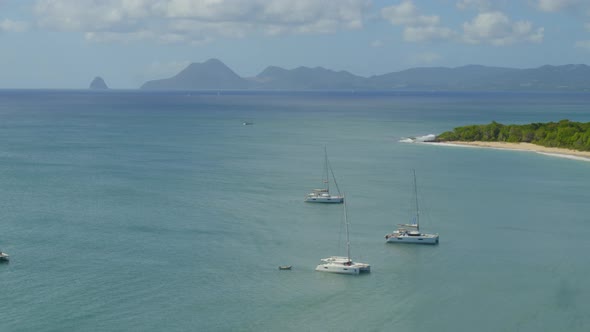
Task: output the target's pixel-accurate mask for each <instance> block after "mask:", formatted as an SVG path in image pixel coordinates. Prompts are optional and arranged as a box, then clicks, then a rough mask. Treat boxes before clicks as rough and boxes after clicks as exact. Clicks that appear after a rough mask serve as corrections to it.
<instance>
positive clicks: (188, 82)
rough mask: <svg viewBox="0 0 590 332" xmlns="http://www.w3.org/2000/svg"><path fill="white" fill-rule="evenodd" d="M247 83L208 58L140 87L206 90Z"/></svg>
mask: <svg viewBox="0 0 590 332" xmlns="http://www.w3.org/2000/svg"><path fill="white" fill-rule="evenodd" d="M248 87H249V83H248V81H247V80H245V79H243V78H241V77H240V76H238V75H237V74H236V73H234V72H233V71H232V70H231V69H229V68H228V67H227V66H226V65H225V64H224V63H223V62H221V61H219V60H217V59H210V60H207V61H206V62H204V63H192V64H190V65H189V66H188V67H186V68H185V69H184V70H182V71H181V72H180V73H178V74H177V75H176V76H174V77H171V78H167V79H161V80H155V81H149V82H146V83H144V84H143V85H142V86H141V89H152V90H207V89H234V90H239V89H247V88H248Z"/></svg>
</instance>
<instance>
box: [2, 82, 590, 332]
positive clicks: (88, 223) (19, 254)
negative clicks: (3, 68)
mask: <svg viewBox="0 0 590 332" xmlns="http://www.w3.org/2000/svg"><path fill="white" fill-rule="evenodd" d="M561 119H570V120H573V121H583V122H587V121H590V96H589V95H587V94H577V93H571V94H566V93H561V94H556V93H549V94H547V93H526V94H525V93H492V92H489V93H443V92H401V93H398V92H396V93H393V92H391V93H342V92H300V93H286V92H282V93H274V92H273V93H271V92H257V93H253V92H248V93H246V92H225V91H222V92H220V93H217V92H216V91H213V92H200V93H196V92H182V93H178V92H174V93H171V92H170V93H166V92H161V93H146V92H139V91H113V92H101V93H97V92H88V91H49V90H40V91H35V90H30V91H21V90H3V91H0V248H1V249H2V250H3V251H6V252H8V253H9V254H10V255H11V257H12V260H11V261H10V263H8V264H0V285H2V286H1V287H2V288H1V293H0V294H1V297H0V299H1V301H0V312H1V313H2V319H0V331H332V330H341V331H437V332H445V331H589V330H590V318H589V316H588V312H590V304H589V302H588V299H589V298H590V278H588V275H589V274H590V265H589V264H588V261H587V255H588V252H589V251H590V217H589V216H590V204H588V202H589V201H590V196H589V195H590V162H585V161H578V160H568V159H561V158H556V157H550V156H545V155H540V154H535V153H528V152H515V151H501V150H487V149H468V148H456V147H445V146H431V145H423V144H406V143H400V142H399V140H400V138H402V137H408V136H417V135H426V134H437V133H441V132H443V131H446V130H450V129H452V128H454V127H457V126H461V125H466V124H479V123H489V122H491V121H492V120H495V121H497V122H501V123H529V122H546V121H559V120H561ZM244 121H248V122H253V125H251V126H243V125H242V123H243V122H244ZM324 146H326V147H327V150H328V154H329V157H330V161H331V164H332V167H333V169H334V172H335V174H336V176H337V179H338V182H339V185H340V187H341V188H342V189H343V190H344V191H345V192H346V195H347V197H348V212H349V213H348V216H349V221H350V223H351V233H350V236H351V243H352V254H353V256H354V258H357V259H359V260H360V261H363V262H367V263H370V264H371V265H372V273H370V274H368V275H361V276H356V277H354V276H342V275H333V274H323V273H317V272H315V271H314V268H315V266H316V265H317V264H318V263H319V259H320V258H323V257H326V256H330V255H336V254H344V248H343V234H342V206H338V205H336V206H323V205H313V204H305V203H304V202H303V197H304V195H305V194H306V193H307V192H308V191H309V190H310V189H313V188H315V187H318V186H320V185H321V176H322V171H323V149H324ZM412 169H415V170H416V174H417V177H418V188H419V192H420V199H421V203H422V207H423V209H422V226H423V230H424V231H427V232H438V233H439V234H440V244H439V245H438V246H411V245H406V246H403V245H395V244H386V243H385V241H384V240H385V239H384V238H383V236H384V235H385V234H386V233H388V232H390V231H392V230H393V229H394V227H395V225H396V224H397V223H400V222H406V221H407V220H408V218H409V215H410V213H411V209H412V208H413V205H412V200H411V193H412V188H413V187H412V184H411V183H412V182H411V181H412V179H411V170H412ZM284 264H289V265H293V270H291V271H279V270H278V269H277V267H278V266H279V265H284Z"/></svg>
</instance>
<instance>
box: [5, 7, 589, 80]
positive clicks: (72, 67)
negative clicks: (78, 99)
mask: <svg viewBox="0 0 590 332" xmlns="http://www.w3.org/2000/svg"><path fill="white" fill-rule="evenodd" d="M589 57H590V0H512V1H510V0H401V1H400V0H395V1H393V0H392V1H385V0H0V88H68V89H69V88H73V89H76V88H86V87H87V86H88V85H89V83H90V81H91V80H92V79H93V78H94V77H95V76H102V77H103V78H104V79H105V81H106V82H107V84H108V85H109V86H110V87H112V88H120V89H134V88H137V87H139V86H140V85H141V84H143V83H144V82H145V81H147V80H151V79H158V78H167V77H170V76H173V75H174V74H176V73H177V72H178V71H180V70H181V69H182V68H184V67H186V66H187V65H188V64H189V63H191V62H203V61H205V60H207V59H209V58H218V59H220V60H221V61H223V62H224V63H225V64H227V65H228V66H229V67H230V68H232V69H233V70H234V71H235V72H236V73H237V74H238V75H241V76H255V75H256V74H258V73H259V72H261V71H262V70H263V69H264V68H266V67H267V66H269V65H274V66H280V67H283V68H287V69H292V68H295V67H298V66H308V67H316V66H322V67H325V68H328V69H333V70H347V71H350V72H351V73H353V74H356V75H361V76H371V75H377V74H384V73H388V72H393V71H399V70H403V69H407V68H412V67H424V66H445V67H457V66H462V65H467V64H482V65H488V66H503V67H512V68H532V67H538V66H542V65H545V64H551V65H561V64H569V63H590V61H588V60H587V59H588V58H589Z"/></svg>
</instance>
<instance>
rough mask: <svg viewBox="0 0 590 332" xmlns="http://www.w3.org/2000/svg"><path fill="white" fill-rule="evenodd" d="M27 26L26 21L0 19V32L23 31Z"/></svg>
mask: <svg viewBox="0 0 590 332" xmlns="http://www.w3.org/2000/svg"><path fill="white" fill-rule="evenodd" d="M28 28H29V25H28V23H26V22H23V21H13V20H8V19H5V20H2V21H0V32H23V31H27V30H28Z"/></svg>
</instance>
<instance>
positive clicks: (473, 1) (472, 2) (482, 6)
mask: <svg viewBox="0 0 590 332" xmlns="http://www.w3.org/2000/svg"><path fill="white" fill-rule="evenodd" d="M456 6H457V8H459V9H461V10H467V9H471V8H474V9H477V10H480V11H484V10H488V9H490V8H491V7H492V4H491V3H490V1H488V0H459V1H457V4H456Z"/></svg>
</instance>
